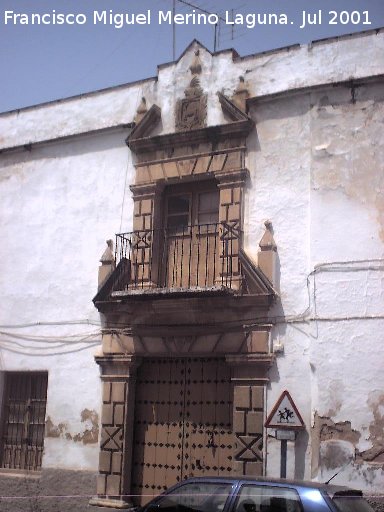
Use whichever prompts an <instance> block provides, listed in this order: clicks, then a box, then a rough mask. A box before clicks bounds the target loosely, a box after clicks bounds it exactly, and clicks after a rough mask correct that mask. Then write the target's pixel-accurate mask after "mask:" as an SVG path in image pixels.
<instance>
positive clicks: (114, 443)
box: [90, 356, 140, 508]
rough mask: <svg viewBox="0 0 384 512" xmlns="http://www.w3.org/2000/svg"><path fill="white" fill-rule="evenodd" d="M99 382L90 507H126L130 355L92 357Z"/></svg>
mask: <svg viewBox="0 0 384 512" xmlns="http://www.w3.org/2000/svg"><path fill="white" fill-rule="evenodd" d="M96 362H97V363H98V364H99V365H100V367H101V379H102V381H103V406H102V417H101V423H102V426H101V440H100V455H99V475H98V480H97V498H94V499H92V500H91V502H90V504H91V505H98V506H106V507H114V508H130V507H132V506H133V505H132V503H131V501H130V498H129V496H130V483H131V460H132V453H131V452H132V433H133V419H134V404H135V376H136V368H137V366H138V364H139V362H140V361H139V359H138V358H135V357H133V356H110V357H108V356H104V357H96Z"/></svg>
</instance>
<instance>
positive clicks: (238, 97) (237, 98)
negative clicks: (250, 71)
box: [232, 76, 249, 112]
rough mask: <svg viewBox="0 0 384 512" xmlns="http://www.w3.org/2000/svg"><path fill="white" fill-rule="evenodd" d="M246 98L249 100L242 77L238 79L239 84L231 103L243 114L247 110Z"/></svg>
mask: <svg viewBox="0 0 384 512" xmlns="http://www.w3.org/2000/svg"><path fill="white" fill-rule="evenodd" d="M247 98H249V91H248V88H247V85H246V83H245V80H244V77H243V76H240V77H239V83H238V86H237V87H236V90H235V92H234V93H233V96H232V101H233V103H234V104H235V105H236V106H237V107H238V108H239V109H240V110H242V111H243V112H246V110H247Z"/></svg>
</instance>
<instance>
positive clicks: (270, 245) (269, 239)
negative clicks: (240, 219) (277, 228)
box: [259, 220, 277, 252]
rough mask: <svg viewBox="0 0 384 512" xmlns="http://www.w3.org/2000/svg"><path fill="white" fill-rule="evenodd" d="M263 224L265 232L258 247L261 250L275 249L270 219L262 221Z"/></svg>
mask: <svg viewBox="0 0 384 512" xmlns="http://www.w3.org/2000/svg"><path fill="white" fill-rule="evenodd" d="M264 226H265V232H264V235H263V236H262V238H261V240H260V243H259V247H260V249H261V250H262V251H275V252H276V251H277V245H276V242H275V240H274V238H273V234H272V231H273V228H272V222H271V221H270V220H266V221H265V222H264Z"/></svg>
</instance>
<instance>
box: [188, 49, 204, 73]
mask: <svg viewBox="0 0 384 512" xmlns="http://www.w3.org/2000/svg"><path fill="white" fill-rule="evenodd" d="M199 55H200V50H196V51H195V57H194V59H193V61H192V64H191V65H190V66H189V69H190V71H191V73H192V75H200V73H201V69H202V67H201V60H200V57H199Z"/></svg>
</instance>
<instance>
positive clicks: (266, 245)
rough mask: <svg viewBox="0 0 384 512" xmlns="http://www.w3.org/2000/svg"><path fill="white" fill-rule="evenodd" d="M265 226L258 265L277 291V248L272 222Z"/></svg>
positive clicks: (267, 222)
mask: <svg viewBox="0 0 384 512" xmlns="http://www.w3.org/2000/svg"><path fill="white" fill-rule="evenodd" d="M264 225H265V233H264V235H263V236H262V238H261V240H260V243H259V246H260V251H259V254H258V265H259V268H260V270H261V271H262V272H263V274H264V275H265V276H266V277H268V279H269V280H270V282H271V283H272V285H273V286H274V287H275V289H277V287H278V283H277V282H276V281H277V279H276V276H277V262H278V260H277V254H276V252H277V246H276V243H275V240H274V239H273V234H272V222H271V221H270V220H266V221H265V222H264Z"/></svg>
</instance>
